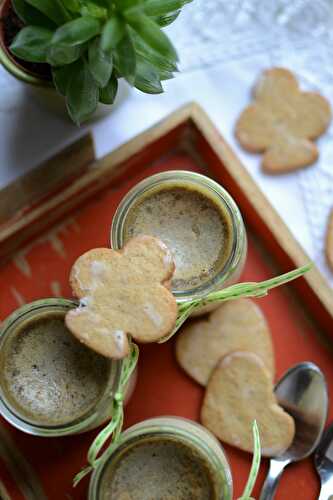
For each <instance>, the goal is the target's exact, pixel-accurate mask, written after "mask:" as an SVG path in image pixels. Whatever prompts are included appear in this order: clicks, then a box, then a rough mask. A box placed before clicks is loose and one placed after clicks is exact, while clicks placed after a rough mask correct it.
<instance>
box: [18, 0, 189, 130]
mask: <svg viewBox="0 0 333 500" xmlns="http://www.w3.org/2000/svg"><path fill="white" fill-rule="evenodd" d="M191 1H192V0H12V5H13V7H14V9H15V12H16V13H17V15H18V16H19V18H20V19H21V20H22V21H23V22H24V25H25V26H24V27H23V28H22V29H21V30H20V31H19V33H18V34H17V35H16V37H15V39H14V40H13V42H12V44H11V46H10V50H11V52H12V53H13V54H14V56H16V57H18V58H21V59H23V60H25V61H29V62H32V63H48V64H50V66H51V70H52V79H53V84H54V86H55V88H56V90H57V91H58V92H59V93H60V94H61V95H63V96H65V98H66V103H67V109H68V112H69V114H70V116H71V118H72V120H73V121H74V122H75V123H77V124H80V123H82V122H83V121H85V120H86V119H88V118H89V117H90V116H91V115H92V114H93V113H94V111H95V110H96V107H97V104H98V102H102V103H104V104H112V103H113V101H114V99H115V96H116V94H117V89H118V79H119V78H122V77H123V78H125V79H126V80H127V82H129V83H130V84H131V85H133V86H135V87H136V88H137V89H139V90H141V91H142V92H146V93H149V94H159V93H161V92H163V87H162V83H161V82H162V81H163V80H167V79H170V78H172V77H173V76H174V72H175V71H177V60H178V58H177V53H176V51H175V48H174V47H173V45H172V43H171V41H170V40H169V38H168V37H167V35H166V34H165V33H164V32H163V31H162V28H163V27H165V26H167V25H169V24H171V23H172V22H173V21H174V20H175V19H176V18H177V16H178V14H179V12H180V10H181V8H182V7H183V6H184V5H185V4H186V3H189V2H191Z"/></svg>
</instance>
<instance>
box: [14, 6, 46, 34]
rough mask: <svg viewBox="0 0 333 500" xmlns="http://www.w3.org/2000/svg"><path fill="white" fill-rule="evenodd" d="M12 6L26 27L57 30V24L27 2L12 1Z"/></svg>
mask: <svg viewBox="0 0 333 500" xmlns="http://www.w3.org/2000/svg"><path fill="white" fill-rule="evenodd" d="M12 5H13V7H14V10H15V12H16V14H17V15H18V17H19V18H20V19H21V21H23V22H24V23H25V24H26V25H28V26H29V25H33V26H42V27H43V28H50V29H53V28H55V26H56V25H55V24H54V23H53V22H52V21H51V19H49V18H48V17H46V16H44V14H42V13H41V12H40V11H39V10H37V9H35V8H34V7H32V6H31V5H29V4H28V3H27V2H25V0H12Z"/></svg>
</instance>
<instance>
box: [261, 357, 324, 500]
mask: <svg viewBox="0 0 333 500" xmlns="http://www.w3.org/2000/svg"><path fill="white" fill-rule="evenodd" d="M275 394H276V396H277V399H278V401H279V404H280V405H281V406H282V407H283V408H284V409H285V410H286V411H287V412H288V413H289V414H290V415H292V416H293V417H294V419H295V428H296V431H295V437H294V440H293V442H292V444H291V445H290V447H289V448H288V450H286V451H285V452H284V453H283V454H282V455H280V456H279V457H276V458H273V459H271V461H270V467H269V471H268V474H267V477H266V480H265V483H264V486H263V488H262V491H261V495H260V500H271V499H273V498H274V495H275V491H276V489H277V485H278V482H279V479H280V476H281V474H282V471H283V469H284V468H285V467H286V466H287V465H289V464H290V463H291V462H297V461H299V460H303V458H306V457H308V456H309V455H311V453H313V451H314V450H315V448H316V447H317V446H318V443H319V441H320V438H321V436H322V433H323V429H324V426H325V422H326V418H327V409H328V394H327V386H326V381H325V377H324V375H323V374H322V372H321V371H320V369H319V368H318V367H317V366H316V365H314V364H313V363H309V362H306V363H300V364H298V365H295V366H294V367H293V368H291V369H290V370H288V371H287V373H285V375H284V376H283V377H282V378H281V380H280V381H279V382H278V383H277V385H276V387H275Z"/></svg>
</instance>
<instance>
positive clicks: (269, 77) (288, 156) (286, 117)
mask: <svg viewBox="0 0 333 500" xmlns="http://www.w3.org/2000/svg"><path fill="white" fill-rule="evenodd" d="M330 120H331V109H330V105H329V102H328V101H327V100H326V99H325V98H324V97H323V96H321V95H320V94H318V93H316V92H301V91H300V89H299V86H298V82H297V80H296V78H295V77H294V75H293V74H292V73H291V72H290V71H288V70H287V69H284V68H272V69H269V70H267V71H265V72H264V73H263V75H262V76H261V77H260V79H259V81H258V83H257V85H256V87H255V89H254V103H253V104H251V105H250V106H248V107H247V108H246V109H245V110H244V111H243V112H242V114H241V115H240V117H239V119H238V121H237V124H236V136H237V138H238V140H239V142H240V143H241V145H242V146H243V147H244V148H245V149H247V150H248V151H250V152H254V153H264V156H263V160H262V167H263V170H264V171H266V172H268V173H271V174H278V173H283V172H289V171H293V170H296V169H298V168H302V167H305V166H307V165H310V164H312V163H313V162H315V161H316V159H317V158H318V149H317V146H316V145H315V144H314V143H313V142H312V141H313V139H316V138H317V137H319V136H320V135H322V134H323V133H324V132H325V130H326V129H327V127H328V125H329V123H330Z"/></svg>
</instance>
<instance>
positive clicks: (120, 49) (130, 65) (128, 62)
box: [114, 34, 136, 85]
mask: <svg viewBox="0 0 333 500" xmlns="http://www.w3.org/2000/svg"><path fill="white" fill-rule="evenodd" d="M114 64H115V67H116V68H117V71H118V73H119V75H121V76H123V77H124V78H125V79H126V80H127V81H128V82H129V83H130V84H131V85H133V84H134V80H135V70H136V54H135V50H134V45H133V42H132V39H131V37H130V35H129V34H127V35H126V36H125V37H124V38H123V39H122V40H121V41H120V43H119V44H118V45H117V48H116V50H115V58H114Z"/></svg>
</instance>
